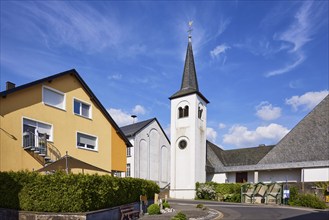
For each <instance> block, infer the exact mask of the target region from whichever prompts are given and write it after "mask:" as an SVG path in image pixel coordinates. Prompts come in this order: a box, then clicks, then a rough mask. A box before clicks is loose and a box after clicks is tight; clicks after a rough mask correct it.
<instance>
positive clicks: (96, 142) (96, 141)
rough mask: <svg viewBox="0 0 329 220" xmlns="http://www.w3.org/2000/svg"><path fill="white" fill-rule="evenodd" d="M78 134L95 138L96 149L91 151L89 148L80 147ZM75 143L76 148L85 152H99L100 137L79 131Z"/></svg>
mask: <svg viewBox="0 0 329 220" xmlns="http://www.w3.org/2000/svg"><path fill="white" fill-rule="evenodd" d="M78 134H82V135H86V136H89V137H93V138H95V139H96V140H95V148H94V149H91V148H87V146H85V147H83V146H79V145H78ZM75 143H76V146H77V148H78V149H83V150H90V151H98V137H97V136H95V135H91V134H87V133H84V132H81V131H77V132H76V135H75Z"/></svg>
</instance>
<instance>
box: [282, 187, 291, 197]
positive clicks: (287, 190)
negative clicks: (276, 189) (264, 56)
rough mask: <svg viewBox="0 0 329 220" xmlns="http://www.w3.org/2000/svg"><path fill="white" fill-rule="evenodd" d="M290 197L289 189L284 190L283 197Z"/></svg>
mask: <svg viewBox="0 0 329 220" xmlns="http://www.w3.org/2000/svg"><path fill="white" fill-rule="evenodd" d="M289 197H290V191H289V189H285V190H283V199H289Z"/></svg>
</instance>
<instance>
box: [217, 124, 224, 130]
mask: <svg viewBox="0 0 329 220" xmlns="http://www.w3.org/2000/svg"><path fill="white" fill-rule="evenodd" d="M218 127H219V128H220V129H223V128H226V124H224V123H219V124H218Z"/></svg>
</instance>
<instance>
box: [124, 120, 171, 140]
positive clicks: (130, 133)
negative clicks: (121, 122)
mask: <svg viewBox="0 0 329 220" xmlns="http://www.w3.org/2000/svg"><path fill="white" fill-rule="evenodd" d="M154 121H155V122H156V123H158V125H159V127H160V129H161V131H162V132H163V133H164V135H165V136H166V138H167V140H168V142H169V143H170V140H169V138H168V137H167V135H166V133H165V132H164V130H163V129H162V127H161V125H160V123H159V122H158V120H157V119H156V118H151V119H148V120H145V121H140V122H137V123H134V124H130V125H126V126H123V127H121V130H122V132H123V133H124V134H125V135H126V137H134V136H135V135H136V134H137V133H139V132H140V131H142V130H143V129H144V128H146V127H147V126H148V125H149V124H151V123H152V122H154Z"/></svg>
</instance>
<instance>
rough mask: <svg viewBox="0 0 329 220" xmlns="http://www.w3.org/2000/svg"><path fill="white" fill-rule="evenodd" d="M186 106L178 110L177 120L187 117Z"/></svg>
mask: <svg viewBox="0 0 329 220" xmlns="http://www.w3.org/2000/svg"><path fill="white" fill-rule="evenodd" d="M188 109H189V108H188V106H187V105H186V106H185V107H184V108H182V107H179V108H178V118H184V117H188Z"/></svg>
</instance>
